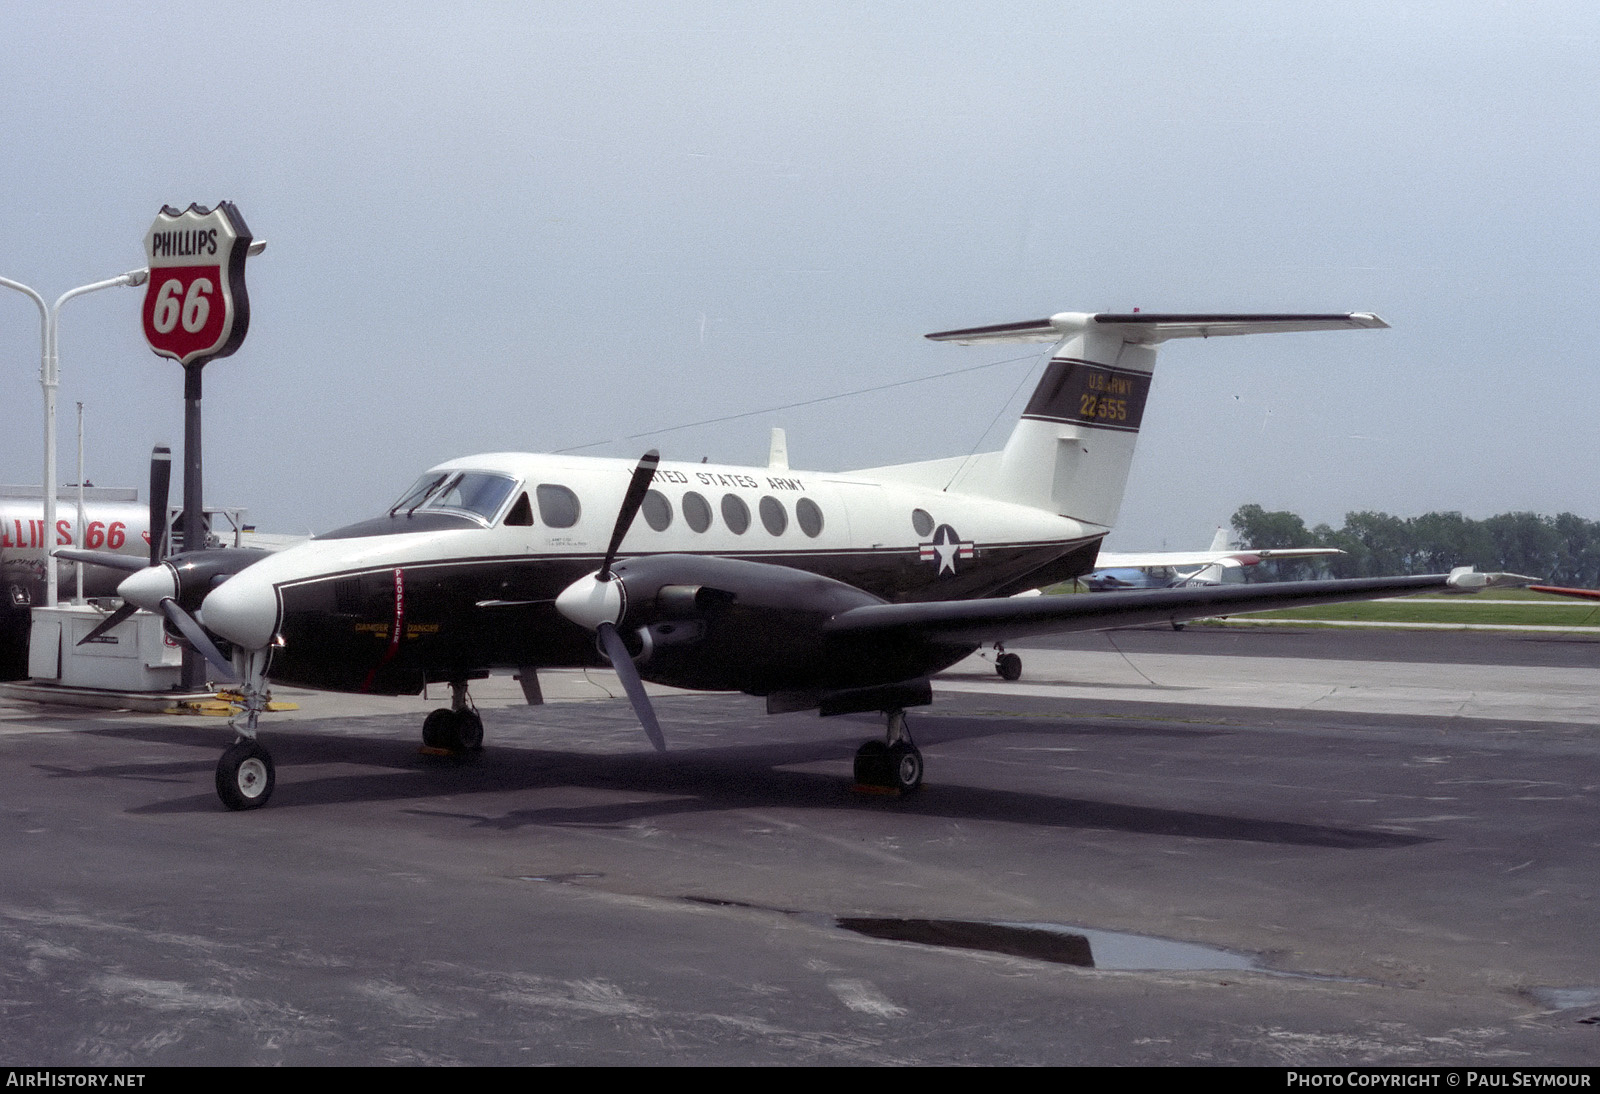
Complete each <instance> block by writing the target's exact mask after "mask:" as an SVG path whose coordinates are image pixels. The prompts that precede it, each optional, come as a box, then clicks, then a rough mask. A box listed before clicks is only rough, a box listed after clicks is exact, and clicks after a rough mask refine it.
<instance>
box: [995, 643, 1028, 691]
mask: <svg viewBox="0 0 1600 1094" xmlns="http://www.w3.org/2000/svg"><path fill="white" fill-rule="evenodd" d="M994 671H995V672H998V673H999V674H1000V679H1002V680H1005V681H1007V682H1010V681H1014V680H1021V679H1022V658H1020V657H1018V656H1017V655H1016V654H1014V653H1007V652H1006V647H1005V645H1004V644H1003V643H1000V642H996V643H995V644H994Z"/></svg>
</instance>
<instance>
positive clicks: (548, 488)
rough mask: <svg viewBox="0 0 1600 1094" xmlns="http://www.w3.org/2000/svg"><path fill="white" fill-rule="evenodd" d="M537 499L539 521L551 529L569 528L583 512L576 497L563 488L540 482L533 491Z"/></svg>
mask: <svg viewBox="0 0 1600 1094" xmlns="http://www.w3.org/2000/svg"><path fill="white" fill-rule="evenodd" d="M534 493H535V494H536V495H537V496H538V498H539V519H540V520H542V521H544V522H545V523H546V524H548V525H549V526H550V527H552V528H571V527H572V526H573V525H574V524H577V523H578V517H579V515H580V514H581V513H582V512H583V509H582V507H581V506H580V505H579V504H578V495H576V494H574V493H573V492H572V491H571V490H568V489H567V488H566V487H565V486H558V485H556V484H555V483H548V482H542V483H540V484H539V489H538V490H536V491H534Z"/></svg>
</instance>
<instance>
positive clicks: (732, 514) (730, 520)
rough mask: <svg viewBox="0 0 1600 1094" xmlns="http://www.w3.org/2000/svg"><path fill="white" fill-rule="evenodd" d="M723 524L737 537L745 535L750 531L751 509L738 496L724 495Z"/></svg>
mask: <svg viewBox="0 0 1600 1094" xmlns="http://www.w3.org/2000/svg"><path fill="white" fill-rule="evenodd" d="M722 523H724V524H726V525H727V526H728V531H730V532H732V533H733V534H734V535H736V536H742V535H744V534H745V531H746V530H747V529H749V527H750V507H749V506H748V505H746V504H745V503H744V499H743V498H741V497H740V496H739V495H738V494H724V495H722Z"/></svg>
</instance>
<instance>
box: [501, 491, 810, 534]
mask: <svg viewBox="0 0 1600 1094" xmlns="http://www.w3.org/2000/svg"><path fill="white" fill-rule="evenodd" d="M534 497H535V498H537V499H538V503H539V519H540V520H541V521H543V522H544V524H545V525H546V526H547V527H550V528H571V527H572V526H573V525H574V524H577V523H578V517H579V515H580V514H581V513H582V511H583V510H582V506H581V505H580V504H579V502H578V495H577V494H575V493H573V492H572V491H571V490H569V489H568V488H567V487H565V486H558V485H556V484H554V483H540V484H539V486H538V487H536V488H535V490H534ZM680 504H681V505H682V507H683V519H684V521H685V523H687V524H688V525H689V527H690V529H691V530H693V531H695V532H705V531H709V530H710V528H711V519H712V515H711V503H710V502H709V501H707V500H706V498H705V496H704V495H703V494H700V493H698V492H696V491H694V490H690V491H688V492H687V493H685V494H684V495H683V500H682V501H681V503H680ZM719 508H720V509H721V511H722V523H723V524H725V525H727V527H728V531H730V532H732V533H733V534H734V535H736V536H742V535H744V534H745V533H746V532H747V531H749V530H750V506H748V505H747V504H745V500H744V499H743V498H741V497H740V496H739V495H738V494H724V495H722V502H721V505H720V506H719ZM756 512H757V514H758V515H759V516H760V517H761V526H762V527H763V528H765V529H766V530H767V531H768V532H769V533H771V534H772V535H775V536H781V535H783V533H784V532H786V531H787V530H788V528H789V510H788V509H787V508H785V507H784V504H783V502H781V501H779V500H778V499H777V498H775V497H773V496H772V495H771V494H767V495H766V496H764V497H763V498H762V499H761V500H760V501H759V502H757V503H756ZM640 514H641V515H642V516H643V517H644V521H645V523H646V524H648V525H649V526H650V527H651V528H654V529H655V530H656V531H657V532H665V531H666V530H667V529H668V528H670V527H671V526H672V518H673V512H672V501H671V500H670V499H669V498H668V497H667V496H666V495H665V494H663V493H662V492H661V491H659V490H650V491H647V492H646V493H645V496H644V503H643V504H642V505H641V506H640ZM794 518H795V523H796V524H798V525H800V530H801V531H802V532H804V533H805V534H806V535H807V536H809V537H811V538H812V539H815V538H817V537H818V536H820V535H821V534H822V524H823V521H822V507H821V506H819V505H818V504H817V503H816V502H814V501H812V500H811V499H810V498H801V499H800V500H799V501H797V502H795V505H794ZM506 523H507V524H508V525H515V526H527V525H531V524H532V523H533V507H532V506H531V505H530V504H529V503H528V495H527V494H523V495H522V496H521V497H520V498H518V499H517V501H516V504H515V505H513V506H512V507H511V510H510V512H508V513H507V514H506Z"/></svg>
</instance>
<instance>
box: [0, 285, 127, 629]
mask: <svg viewBox="0 0 1600 1094" xmlns="http://www.w3.org/2000/svg"><path fill="white" fill-rule="evenodd" d="M149 277H150V271H149V270H147V269H138V270H129V271H128V272H127V273H125V274H122V275H120V276H118V277H113V278H109V279H107V280H105V281H96V282H95V283H94V284H92V285H80V286H78V287H77V288H76V289H68V290H67V291H66V292H64V293H62V294H61V296H60V297H59V298H58V299H57V300H56V302H55V304H54V305H52V306H46V304H45V302H44V297H42V296H40V295H39V294H38V293H37V292H35V291H34V290H32V289H30V288H29V287H28V286H26V285H24V284H21V283H20V282H17V281H12V280H10V279H8V278H4V277H0V285H3V286H4V287H6V288H8V289H16V290H17V291H18V292H20V293H26V294H27V295H28V297H29V298H31V299H32V300H33V302H34V303H35V304H36V305H38V308H39V329H40V350H39V386H40V387H41V388H43V389H44V541H45V542H44V559H45V566H44V572H45V594H44V602H45V606H46V607H49V608H53V607H55V606H56V561H55V558H54V556H52V555H51V553H50V548H51V544H50V541H51V540H52V539H54V538H55V535H56V388H57V387H59V386H60V379H61V376H60V367H59V366H60V362H59V360H58V359H57V356H56V331H57V328H58V327H59V325H60V324H59V320H60V317H61V305H63V304H65V303H66V302H67V301H68V300H71V299H72V298H73V297H75V296H83V295H85V294H87V293H92V292H97V291H99V290H100V289H110V288H114V287H115V286H117V285H143V284H144V283H145V281H147V280H148V279H149Z"/></svg>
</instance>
